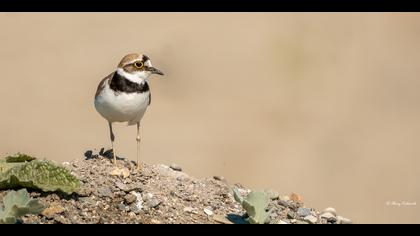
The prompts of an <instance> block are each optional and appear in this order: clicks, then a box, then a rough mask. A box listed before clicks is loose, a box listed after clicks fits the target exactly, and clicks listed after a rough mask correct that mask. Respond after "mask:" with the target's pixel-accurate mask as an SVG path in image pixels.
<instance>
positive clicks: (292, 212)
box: [287, 211, 296, 219]
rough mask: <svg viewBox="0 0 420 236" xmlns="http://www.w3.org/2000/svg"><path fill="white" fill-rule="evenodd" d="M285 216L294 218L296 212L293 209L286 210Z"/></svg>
mask: <svg viewBox="0 0 420 236" xmlns="http://www.w3.org/2000/svg"><path fill="white" fill-rule="evenodd" d="M287 217H288V218H289V219H295V218H296V212H294V211H288V212H287Z"/></svg>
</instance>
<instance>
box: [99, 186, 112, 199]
mask: <svg viewBox="0 0 420 236" xmlns="http://www.w3.org/2000/svg"><path fill="white" fill-rule="evenodd" d="M112 195H113V193H112V191H111V189H110V188H108V187H102V188H99V189H98V197H112Z"/></svg>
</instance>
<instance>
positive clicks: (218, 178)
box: [213, 175, 226, 181]
mask: <svg viewBox="0 0 420 236" xmlns="http://www.w3.org/2000/svg"><path fill="white" fill-rule="evenodd" d="M213 179H215V180H217V181H226V179H225V177H223V176H219V175H216V176H213Z"/></svg>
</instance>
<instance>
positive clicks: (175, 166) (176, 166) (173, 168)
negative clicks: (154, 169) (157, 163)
mask: <svg viewBox="0 0 420 236" xmlns="http://www.w3.org/2000/svg"><path fill="white" fill-rule="evenodd" d="M169 168H171V169H172V170H174V171H182V167H181V166H179V165H177V164H175V163H172V164H171V165H170V166H169Z"/></svg>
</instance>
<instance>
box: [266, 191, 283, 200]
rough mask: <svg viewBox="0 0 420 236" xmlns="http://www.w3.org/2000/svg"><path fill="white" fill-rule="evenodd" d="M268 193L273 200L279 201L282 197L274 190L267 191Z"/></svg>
mask: <svg viewBox="0 0 420 236" xmlns="http://www.w3.org/2000/svg"><path fill="white" fill-rule="evenodd" d="M266 193H267V195H268V197H269V198H270V199H271V200H277V199H279V197H280V194H279V193H278V192H277V191H275V190H272V189H269V190H267V191H266Z"/></svg>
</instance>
